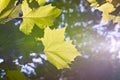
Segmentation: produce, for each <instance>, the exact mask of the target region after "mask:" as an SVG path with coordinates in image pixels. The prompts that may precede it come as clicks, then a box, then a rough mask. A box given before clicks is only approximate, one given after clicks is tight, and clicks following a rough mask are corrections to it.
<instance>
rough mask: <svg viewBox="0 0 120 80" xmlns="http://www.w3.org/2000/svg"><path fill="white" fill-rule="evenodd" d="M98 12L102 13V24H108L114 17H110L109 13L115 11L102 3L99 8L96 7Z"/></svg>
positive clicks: (108, 4) (107, 4)
mask: <svg viewBox="0 0 120 80" xmlns="http://www.w3.org/2000/svg"><path fill="white" fill-rule="evenodd" d="M97 9H99V10H100V11H102V12H103V13H102V19H103V22H108V21H110V20H113V19H114V18H115V16H113V15H111V14H110V13H111V12H112V11H114V10H115V8H114V6H113V5H112V4H111V3H104V4H103V5H101V6H100V7H98V8H97Z"/></svg>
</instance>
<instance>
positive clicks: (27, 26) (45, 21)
mask: <svg viewBox="0 0 120 80" xmlns="http://www.w3.org/2000/svg"><path fill="white" fill-rule="evenodd" d="M22 11H23V23H22V24H21V25H20V30H21V31H22V32H24V33H25V34H29V33H30V32H31V30H32V29H33V27H34V25H37V26H38V27H39V28H45V27H47V26H51V25H52V24H53V21H54V19H55V18H56V17H57V16H58V15H59V14H60V13H61V10H60V9H58V8H56V7H53V6H52V5H51V4H49V5H46V6H41V7H39V8H37V9H31V8H30V7H29V6H28V3H27V1H26V0H25V1H24V2H23V4H22ZM31 24H32V25H31Z"/></svg>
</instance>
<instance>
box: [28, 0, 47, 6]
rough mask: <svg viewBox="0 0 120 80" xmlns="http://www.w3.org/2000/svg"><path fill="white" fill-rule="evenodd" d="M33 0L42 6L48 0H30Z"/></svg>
mask: <svg viewBox="0 0 120 80" xmlns="http://www.w3.org/2000/svg"><path fill="white" fill-rule="evenodd" d="M33 1H36V2H37V3H38V4H39V5H40V6H41V5H43V4H44V3H45V2H46V0H29V2H30V3H31V2H33Z"/></svg>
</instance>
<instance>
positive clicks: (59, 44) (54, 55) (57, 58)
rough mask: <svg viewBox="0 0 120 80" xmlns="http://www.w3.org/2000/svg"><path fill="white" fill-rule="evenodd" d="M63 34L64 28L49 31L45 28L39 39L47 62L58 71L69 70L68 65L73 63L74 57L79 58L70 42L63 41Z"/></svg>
mask: <svg viewBox="0 0 120 80" xmlns="http://www.w3.org/2000/svg"><path fill="white" fill-rule="evenodd" d="M64 32H65V28H62V29H53V30H51V29H50V28H49V27H47V28H45V31H44V37H43V38H42V39H41V41H42V43H43V45H44V47H45V48H44V53H45V54H46V56H47V59H48V61H49V62H51V63H52V64H53V65H54V66H56V67H57V68H58V69H63V68H69V65H68V64H70V63H71V61H74V58H75V57H76V56H80V54H79V53H78V51H77V50H76V48H75V46H74V45H72V41H71V40H70V41H64V39H65V36H64Z"/></svg>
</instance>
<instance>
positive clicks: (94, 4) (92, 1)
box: [87, 0, 99, 6]
mask: <svg viewBox="0 0 120 80" xmlns="http://www.w3.org/2000/svg"><path fill="white" fill-rule="evenodd" d="M87 1H88V2H90V3H91V5H90V6H99V4H98V2H97V1H96V0H87Z"/></svg>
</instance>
